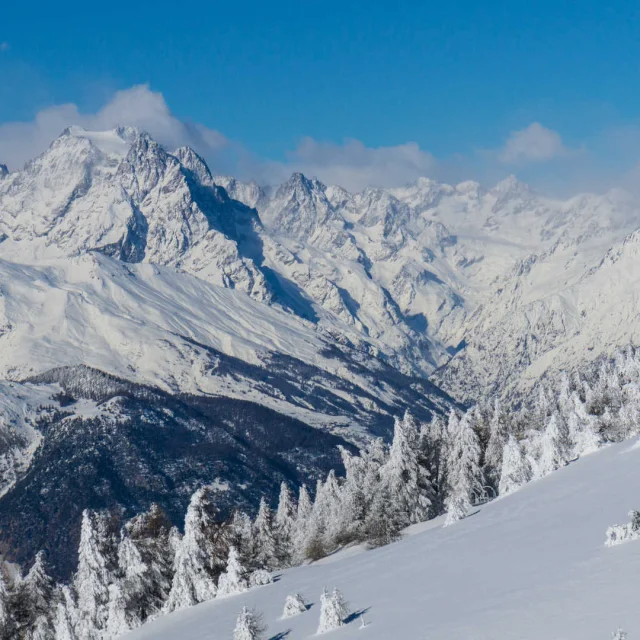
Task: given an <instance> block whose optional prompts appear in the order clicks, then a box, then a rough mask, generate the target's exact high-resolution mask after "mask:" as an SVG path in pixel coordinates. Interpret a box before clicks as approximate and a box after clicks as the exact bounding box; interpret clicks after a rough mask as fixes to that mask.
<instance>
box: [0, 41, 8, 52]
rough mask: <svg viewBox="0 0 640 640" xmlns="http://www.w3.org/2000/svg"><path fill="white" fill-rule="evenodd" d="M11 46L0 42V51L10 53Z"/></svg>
mask: <svg viewBox="0 0 640 640" xmlns="http://www.w3.org/2000/svg"><path fill="white" fill-rule="evenodd" d="M9 49H11V45H10V44H9V43H8V42H0V51H9Z"/></svg>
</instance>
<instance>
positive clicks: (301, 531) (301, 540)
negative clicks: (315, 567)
mask: <svg viewBox="0 0 640 640" xmlns="http://www.w3.org/2000/svg"><path fill="white" fill-rule="evenodd" d="M312 512H313V503H312V502H311V498H310V497H309V492H308V491H307V487H306V485H304V484H303V485H302V486H301V487H300V492H299V495H298V509H297V512H296V520H295V525H294V530H293V560H294V562H295V563H296V564H300V563H302V562H303V561H304V559H305V557H306V556H305V552H306V548H307V542H308V540H309V524H310V521H311V513H312Z"/></svg>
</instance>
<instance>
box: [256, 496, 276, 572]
mask: <svg viewBox="0 0 640 640" xmlns="http://www.w3.org/2000/svg"><path fill="white" fill-rule="evenodd" d="M253 541H254V545H255V547H254V548H255V555H254V563H255V565H256V566H257V567H259V568H263V569H273V568H275V565H276V564H277V563H276V559H277V556H276V541H275V536H274V534H273V518H272V515H271V509H270V508H269V505H268V504H267V501H266V500H265V498H264V496H263V497H262V499H261V500H260V507H259V509H258V515H257V516H256V519H255V522H254V523H253Z"/></svg>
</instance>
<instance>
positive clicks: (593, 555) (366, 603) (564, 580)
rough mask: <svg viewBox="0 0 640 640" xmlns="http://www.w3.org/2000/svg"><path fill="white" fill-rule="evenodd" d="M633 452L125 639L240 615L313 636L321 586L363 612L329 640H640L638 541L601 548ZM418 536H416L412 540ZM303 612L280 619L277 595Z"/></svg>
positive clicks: (223, 634) (215, 639)
mask: <svg viewBox="0 0 640 640" xmlns="http://www.w3.org/2000/svg"><path fill="white" fill-rule="evenodd" d="M639 489H640V448H638V447H636V448H634V442H632V441H627V442H625V443H622V444H619V445H614V446H610V447H607V448H605V449H602V450H600V451H599V452H597V453H594V454H592V455H589V456H586V457H584V458H582V459H581V460H579V461H577V462H574V463H573V464H571V465H570V466H568V467H565V468H563V469H561V470H559V471H557V472H555V473H553V474H551V475H550V476H547V477H545V478H544V479H542V480H539V481H537V482H533V483H530V484H528V485H526V486H525V487H524V488H522V489H521V490H520V491H518V492H516V493H515V494H512V495H510V496H507V497H505V498H501V499H498V500H496V501H495V502H493V503H491V504H488V505H486V506H485V507H483V508H482V509H480V510H479V511H478V512H477V513H475V515H471V516H469V517H468V518H466V519H465V520H462V521H460V522H458V523H456V524H455V525H453V526H451V527H448V528H442V527H441V526H439V524H440V523H439V522H438V521H431V522H428V523H425V524H423V525H418V526H417V527H415V528H414V531H413V532H412V533H414V534H415V535H408V536H406V537H405V538H404V539H402V540H401V541H400V542H398V543H395V544H392V545H389V546H387V547H384V548H380V549H377V550H373V551H366V552H365V551H362V552H358V551H357V550H353V549H352V550H347V551H345V552H342V553H341V554H338V555H336V556H334V557H333V558H328V559H325V560H323V561H320V562H319V563H316V564H314V565H310V566H305V567H298V568H295V569H291V570H287V571H284V572H283V573H282V574H281V575H280V577H279V579H278V581H277V582H276V583H275V584H272V585H269V586H266V587H262V588H259V589H255V590H252V591H250V592H248V593H246V594H243V595H240V596H233V597H228V598H224V599H222V598H221V599H218V600H214V601H211V602H207V603H204V604H201V605H199V606H197V607H194V608H192V609H188V610H183V611H180V612H177V613H173V614H171V615H169V616H166V617H164V618H160V619H158V620H156V621H155V622H152V623H149V624H147V625H145V626H144V627H142V628H140V629H138V630H136V631H134V632H132V633H130V634H128V635H126V636H125V638H126V639H127V640H174V639H175V640H205V639H206V640H226V639H229V640H231V638H232V636H233V627H234V623H235V618H236V616H237V614H238V613H239V612H240V610H241V608H242V606H243V605H247V606H249V607H255V608H256V609H258V610H260V611H261V612H262V613H263V614H264V622H265V623H266V624H267V625H268V631H267V633H266V634H265V638H266V639H268V640H271V639H273V640H275V639H276V638H278V639H279V640H284V638H286V639H287V640H299V639H302V638H308V637H311V636H313V635H314V634H315V631H316V628H317V624H318V614H319V599H320V593H321V591H322V588H323V587H324V586H326V587H328V588H329V589H332V588H333V587H334V586H337V587H338V588H339V589H340V590H342V592H343V593H344V595H345V597H346V599H347V600H348V602H349V604H350V608H351V611H353V612H359V611H365V613H364V618H365V620H366V623H367V626H366V627H365V628H361V620H360V619H359V618H356V619H354V620H353V621H352V622H350V623H349V624H348V625H346V626H345V627H343V628H341V629H339V630H337V631H334V632H332V633H330V634H328V636H327V637H331V638H336V639H338V638H345V639H346V638H362V639H365V638H368V639H370V640H396V639H398V640H400V639H424V640H427V639H428V640H445V639H446V640H485V639H486V640H489V639H491V640H507V639H513V640H516V639H517V640H578V639H579V640H596V639H602V640H605V639H607V638H610V636H611V632H612V631H613V630H614V629H615V628H616V627H617V626H618V625H619V626H621V627H622V628H624V629H625V630H626V631H628V632H629V640H633V639H634V638H640V605H639V602H640V541H633V542H629V543H627V544H622V545H620V546H617V547H611V548H607V547H605V545H604V541H605V531H606V529H607V527H608V526H609V525H611V524H614V523H621V522H626V521H627V520H628V518H627V512H628V511H629V510H630V509H632V508H638V507H640V491H639ZM415 529H417V531H416V530H415ZM295 592H300V593H302V594H303V595H304V596H305V598H306V599H307V601H308V602H309V603H312V606H311V608H310V609H309V610H308V611H307V613H304V614H301V615H299V616H297V617H295V618H290V619H287V620H280V619H279V618H280V616H281V613H282V607H283V605H284V602H285V598H286V596H287V595H288V594H291V593H295Z"/></svg>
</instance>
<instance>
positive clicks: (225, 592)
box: [218, 546, 248, 597]
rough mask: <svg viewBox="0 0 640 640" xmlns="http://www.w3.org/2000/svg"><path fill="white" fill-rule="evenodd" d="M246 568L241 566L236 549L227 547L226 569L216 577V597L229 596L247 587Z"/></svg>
mask: <svg viewBox="0 0 640 640" xmlns="http://www.w3.org/2000/svg"><path fill="white" fill-rule="evenodd" d="M246 576H247V570H246V569H245V568H244V567H243V566H242V563H241V562H240V557H239V555H238V551H237V550H236V548H235V547H233V546H231V547H229V559H228V560H227V570H226V571H225V572H224V573H222V574H221V575H220V578H219V579H218V597H221V596H230V595H234V594H236V593H242V592H243V591H246V590H247V588H248V585H247V577H246Z"/></svg>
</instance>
